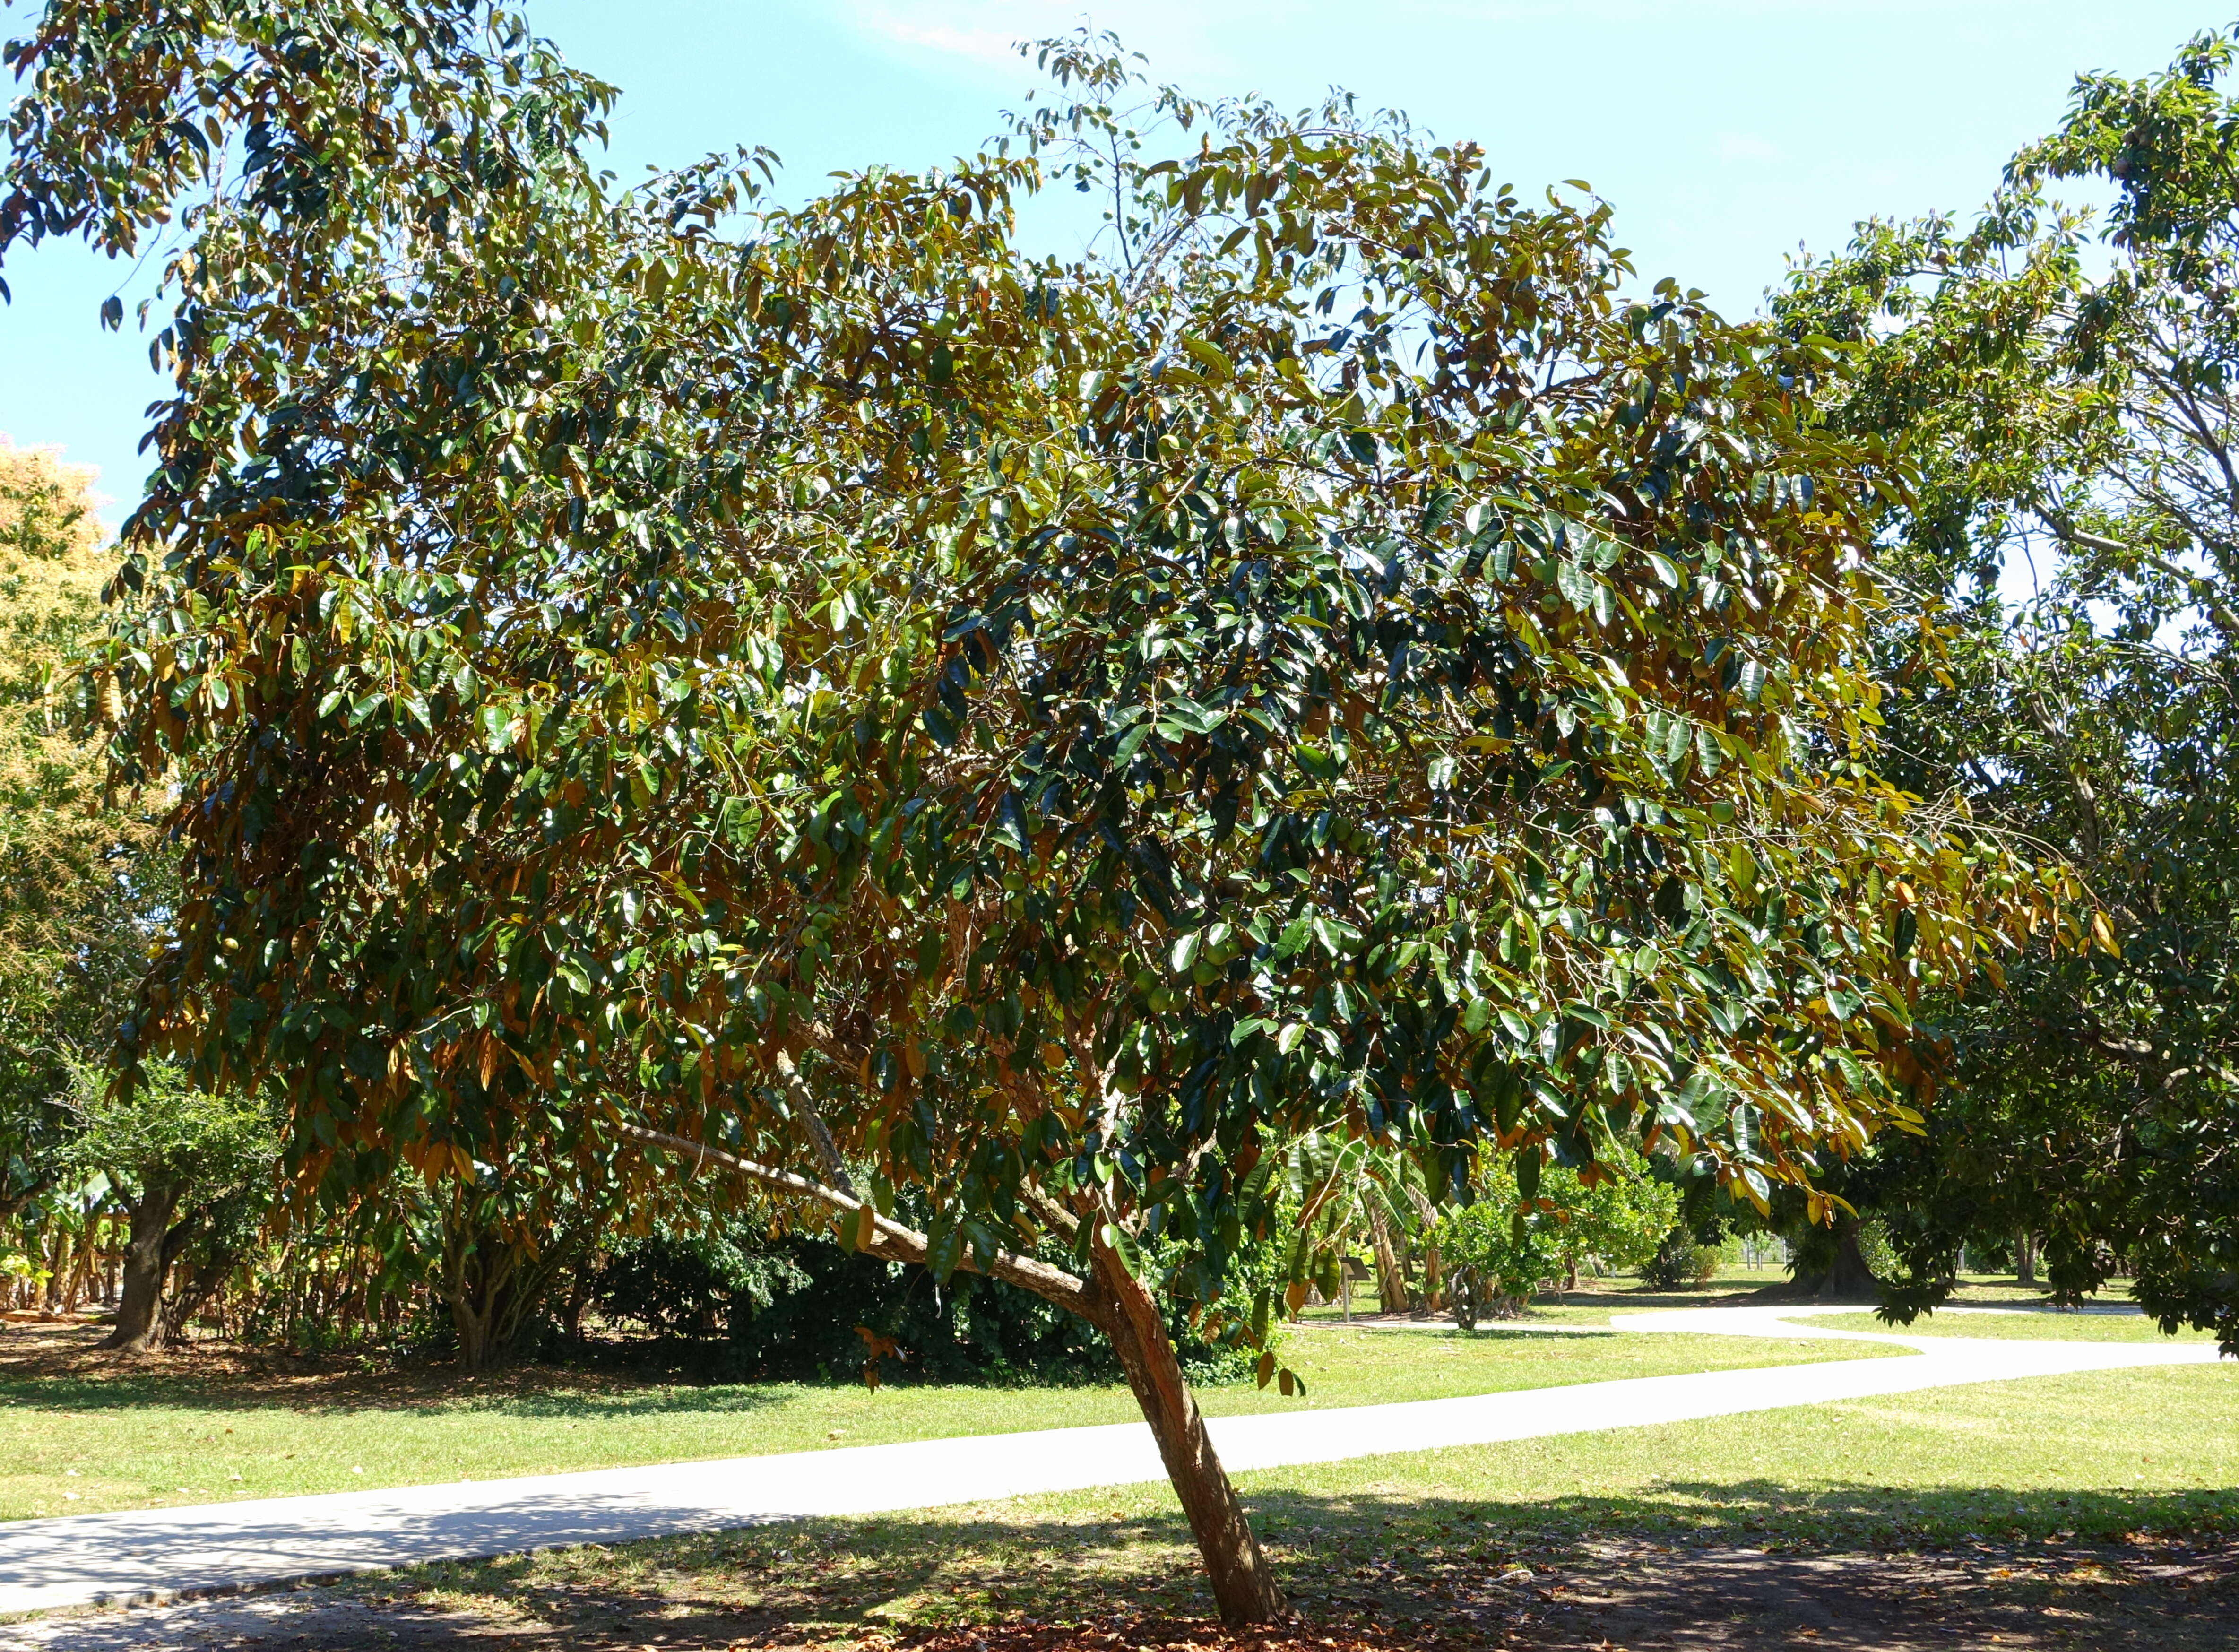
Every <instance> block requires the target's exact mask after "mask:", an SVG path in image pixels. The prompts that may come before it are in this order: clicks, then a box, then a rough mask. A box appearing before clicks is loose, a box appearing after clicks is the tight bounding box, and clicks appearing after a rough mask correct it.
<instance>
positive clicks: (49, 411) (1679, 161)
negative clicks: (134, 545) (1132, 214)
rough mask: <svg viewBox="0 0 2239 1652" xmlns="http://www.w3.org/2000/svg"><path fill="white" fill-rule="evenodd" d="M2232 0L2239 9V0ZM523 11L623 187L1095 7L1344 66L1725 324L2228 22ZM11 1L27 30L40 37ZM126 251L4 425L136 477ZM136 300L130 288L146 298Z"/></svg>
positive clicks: (869, 112) (1308, 5)
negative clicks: (594, 93)
mask: <svg viewBox="0 0 2239 1652" xmlns="http://www.w3.org/2000/svg"><path fill="white" fill-rule="evenodd" d="M2231 3H2233V5H2234V10H2239V0H2231ZM528 11H529V16H530V19H531V22H532V23H534V24H535V27H536V28H537V29H538V30H539V31H540V32H541V33H543V34H546V35H548V36H551V37H552V38H553V39H555V40H556V41H557V42H558V43H559V44H560V45H561V49H562V50H564V51H565V52H566V53H567V55H568V56H569V57H570V58H571V59H572V60H573V61H575V62H576V63H581V64H582V65H583V66H585V67H587V68H588V69H590V70H593V71H594V72H595V73H598V74H600V75H602V76H605V77H606V78H607V79H608V80H611V81H614V82H615V83H617V84H619V85H620V86H621V88H622V90H623V102H622V104H621V110H620V113H619V116H618V118H617V120H616V122H615V149H614V156H613V158H614V163H615V168H616V169H617V170H618V171H621V172H622V173H623V174H624V176H628V175H630V174H632V173H634V172H635V171H637V170H639V169H641V168H642V167H644V166H645V165H646V164H648V163H658V164H673V163H677V162H681V161H684V160H688V159H690V158H692V157H694V156H697V155H699V154H701V153H702V152H704V151H706V150H708V149H717V148H728V147H729V146H731V145H733V144H736V143H763V144H767V145H768V146H769V147H771V148H772V149H775V150H777V151H778V153H779V154H780V155H781V156H783V157H784V159H785V161H786V163H787V193H788V194H794V195H799V194H805V193H807V192H808V191H809V190H811V189H814V187H815V185H816V182H817V180H819V179H820V178H821V177H822V176H823V175H824V174H825V173H827V172H828V171H831V170H833V169H840V168H856V167H861V166H864V165H867V164H869V163H874V162H883V163H889V164H894V165H899V166H922V165H927V164H933V163H940V162H943V161H946V160H947V159H948V158H950V157H951V156H955V155H958V154H960V153H968V152H970V151H972V150H973V149H976V148H978V147H979V145H980V142H981V141H982V140H983V139H984V138H986V137H987V136H988V135H989V134H990V133H991V132H992V131H993V129H994V127H995V116H996V111H997V110H999V109H1001V108H1003V107H1006V106H1009V105H1014V104H1015V103H1017V102H1018V100H1019V98H1020V94H1021V93H1022V92H1023V91H1024V90H1025V89H1026V86H1027V85H1028V84H1029V83H1030V81H1031V79H1032V76H1031V75H1030V74H1029V72H1028V71H1027V70H1026V67H1025V66H1024V65H1023V64H1022V63H1020V61H1019V60H1018V59H1017V58H1016V57H1015V56H1012V55H1011V53H1010V51H1009V50H1008V48H1009V43H1011V42H1012V41H1013V40H1016V39H1020V38H1022V37H1029V36H1040V35H1046V34H1050V33H1055V32H1060V31H1061V30H1066V29H1068V28H1071V27H1073V26H1074V25H1075V24H1077V23H1081V22H1083V21H1086V22H1089V23H1093V25H1094V26H1096V27H1098V28H1109V29H1113V30H1117V31H1119V34H1120V36H1122V38H1123V39H1124V41H1125V42H1126V44H1127V45H1128V46H1129V47H1130V48H1131V49H1133V50H1139V51H1141V52H1144V53H1146V55H1147V56H1149V58H1150V60H1151V62H1150V69H1151V71H1152V72H1153V74H1155V75H1157V76H1159V77H1161V78H1166V79H1171V80H1175V81H1178V82H1180V83H1183V84H1185V85H1186V86H1187V87H1189V88H1190V89H1191V90H1194V91H1198V92H1201V93H1212V94H1218V93H1225V92H1239V91H1246V90H1256V91H1260V92H1264V93H1266V94H1267V95H1269V96H1272V97H1273V98H1274V99H1275V100H1276V101H1277V102H1279V103H1284V104H1286V105H1290V104H1298V103H1305V102H1306V101H1307V100H1308V99H1310V98H1312V97H1314V96H1318V95H1319V93H1320V92H1321V91H1322V90H1323V89H1324V88H1325V87H1327V86H1329V85H1330V84H1332V83H1339V84H1342V85H1344V86H1346V87H1348V88H1350V89H1351V90H1353V91H1354V92H1356V93H1358V94H1359V96H1360V97H1361V98H1362V100H1363V101H1364V102H1366V103H1373V104H1380V105H1385V106H1396V107H1399V108H1402V109H1406V110H1407V111H1408V112H1409V113H1410V114H1411V115H1412V116H1414V117H1415V118H1416V119H1417V121H1418V123H1421V124H1424V125H1427V126H1428V127H1430V128H1431V129H1433V130H1434V131H1436V132H1437V133H1438V135H1439V136H1442V137H1447V138H1472V139H1474V140H1476V141H1477V142H1478V143H1482V144H1483V145H1484V146H1485V149H1486V150H1487V151H1488V153H1489V155H1490V156H1492V162H1493V165H1494V167H1495V169H1496V170H1498V172H1499V173H1501V174H1502V176H1505V177H1508V178H1511V179H1512V180H1513V181H1514V182H1517V183H1518V184H1523V185H1527V186H1538V185H1540V184H1544V183H1547V182H1554V181H1556V180H1558V179H1563V178H1583V179H1585V180H1587V181H1589V182H1591V184H1592V185H1593V186H1594V187H1595V189H1598V190H1599V191H1600V192H1601V193H1602V194H1603V195H1604V196H1606V197H1607V198H1608V199H1609V200H1610V201H1611V202H1613V203H1614V205H1615V207H1616V209H1617V227H1618V239H1619V240H1620V241H1621V242H1623V243H1624V244H1625V245H1628V246H1630V247H1631V248H1632V249H1634V251H1635V255H1636V261H1637V262H1638V267H1639V269H1640V273H1641V275H1643V276H1644V278H1646V279H1649V280H1653V279H1655V278H1657V277H1658V276H1661V275H1675V276H1677V277H1678V278H1679V279H1680V280H1681V281H1682V282H1684V283H1685V284H1689V285H1692V286H1696V287H1700V288H1702V289H1704V290H1705V291H1707V292H1708V293H1709V294H1710V295H1711V299H1712V302H1715V303H1716V304H1717V305H1718V307H1719V308H1721V309H1725V310H1727V311H1729V312H1730V313H1740V312H1744V311H1746V310H1749V309H1752V308H1754V307H1755V306H1756V304H1757V302H1758V299H1759V297H1760V295H1762V293H1763V291H1764V289H1765V287H1766V286H1767V285H1768V284H1770V283H1771V282H1775V281H1777V279H1778V278H1779V275H1780V272H1781V269H1782V261H1783V257H1784V255H1786V254H1790V253H1792V252H1794V251H1795V250H1796V249H1797V248H1798V246H1799V245H1801V246H1805V247H1810V248H1812V249H1820V250H1824V249H1829V248H1831V247H1835V246H1838V245H1840V244H1841V242H1842V241H1843V240H1844V237H1845V236H1846V235H1847V233H1848V231H1849V228H1850V224H1851V223H1852V222H1854V221H1856V220H1857V219H1858V218H1861V217H1864V216H1868V215H1869V214H1873V213H1881V214H1884V215H1890V214H1895V215H1903V216H1910V215H1913V214H1917V213H1922V212H1926V211H1930V210H1936V209H1944V210H1964V209H1968V208H1970V207H1972V206H1973V205H1975V204H1976V203H1977V202H1979V201H1980V200H1981V199H1982V198H1983V196H1985V195H1986V194H1987V193H1988V192H1989V190H1990V189H1991V188H1992V186H1993V185H1994V184H1995V182H1996V177H1997V174H1998V169H1999V168H2000V167H2001V166H2002V165H2003V163H2004V161H2005V159H2006V157H2007V156H2009V155H2010V153H2011V152H2012V151H2013V150H2014V149H2016V147H2017V146H2019V145H2020V144H2022V143H2025V142H2026V141H2028V140H2029V139H2030V137H2032V136H2036V135H2038V134H2040V133H2042V132H2043V131H2045V130H2046V129H2049V128H2050V126H2051V125H2052V124H2053V123H2055V122H2056V120H2057V119H2058V118H2059V116H2060V114H2061V111H2062V109H2063V106H2064V105H2065V103H2066V101H2067V98H2068V94H2069V91H2070V87H2071V85H2072V84H2073V82H2074V79H2075V76H2076V74H2077V73H2078V72H2079V71H2082V70H2115V71H2117V72H2121V73H2124V74H2132V75H2135V74H2142V73H2145V72H2147V71H2149V70H2153V69H2156V68H2158V67H2160V66H2161V65H2163V64H2164V63H2167V62H2168V60H2169V56H2171V54H2172V53H2173V52H2174V50H2176V47H2177V46H2178V45H2179V44H2180V43H2182V42H2183V40H2184V39H2186V38H2187V37H2188V36H2190V35H2192V34H2194V33H2196V32H2197V31H2198V30H2201V29H2203V28H2207V27H2210V26H2213V25H2215V24H2216V23H2220V22H2223V21H2226V20H2227V18H2226V16H2225V14H2223V13H2222V12H2218V11H2214V10H2204V9H2202V7H2201V6H2200V5H2198V4H2176V3H2168V0H1662V3H1648V0H1374V3H1359V0H1352V3H1343V4H1340V3H1334V0H1287V3H1283V0H1128V3H1124V4H1105V5H1100V6H1097V7H1093V8H1085V7H1083V6H1082V5H1080V3H1077V0H1073V3H1063V0H621V3H617V0H528ZM6 23H7V24H8V25H9V32H10V33H13V32H18V31H20V30H21V28H22V27H23V13H22V12H20V11H15V12H11V13H10V14H9V16H8V17H7V18H6ZM123 274H124V272H123V269H121V267H118V266H113V265H110V264H108V263H106V262H103V261H101V260H98V259H96V258H93V257H91V256H90V255H86V254H84V253H83V252H80V251H77V250H76V249H72V248H64V247H60V246H50V247H47V248H44V249H41V251H40V252H39V253H38V254H37V255H35V256H34V255H23V254H18V255H17V256H15V257H13V258H11V259H10V261H9V263H8V265H7V268H6V270H5V275H6V278H7V280H8V282H9V284H10V287H11V288H13V289H14V290H15V294H16V300H15V302H14V303H13V305H11V306H10V307H8V308H7V309H0V432H4V433H6V434H7V435H10V436H11V437H13V438H14V439H15V440H16V441H18V442H24V443H30V442H53V443H59V444H61V445H62V447H63V449H64V452H65V455H66V456H67V457H68V458H70V459H71V460H73V461H77V462H80V463H89V464H93V465H96V466H98V467H99V468H100V470H101V473H102V481H101V488H102V490H103V492H104V493H105V494H109V495H110V496H111V498H112V500H113V501H115V502H114V503H112V504H111V506H110V508H108V510H107V511H105V512H104V514H106V515H107V516H109V517H110V520H111V521H114V520H116V517H118V516H119V515H121V514H122V513H123V509H124V508H128V507H129V504H130V501H131V499H132V498H133V497H134V496H136V494H137V490H138V481H139V479H140V477H141V476H142V475H143V474H144V472H145V470H146V469H147V465H146V463H145V462H144V461H143V460H142V459H141V458H140V457H139V455H138V454H136V447H137V443H138V441H139V437H140V435H141V432H142V429H143V421H142V417H141V414H142V409H143V408H144V406H145V405H146V404H147V402H148V401H149V400H151V399H152V398H153V397H154V396H155V395H156V394H157V393H158V392H159V390H160V388H161V381H158V380H157V379H156V377H155V375H153V374H152V373H150V372H149V368H148V364H147V356H146V353H145V345H144V341H143V340H141V339H140V338H139V337H137V336H136V335H135V334H134V332H133V331H132V330H131V327H130V322H128V324H127V330H126V332H125V333H124V334H123V335H121V336H120V335H109V334H103V333H102V332H101V331H100V330H99V329H98V327H97V325H96V312H97V310H98V309H99V307H100V304H101V302H102V300H103V299H104V298H105V297H107V296H108V295H110V293H111V292H113V291H116V290H117V289H118V283H119V282H120V280H121V278H122V277H123ZM138 290H139V289H135V288H130V287H128V288H126V289H124V291H125V295H126V296H127V299H128V301H129V300H130V299H131V298H133V297H135V296H136V295H137V292H138Z"/></svg>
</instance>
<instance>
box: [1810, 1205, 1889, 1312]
mask: <svg viewBox="0 0 2239 1652" xmlns="http://www.w3.org/2000/svg"><path fill="white" fill-rule="evenodd" d="M1811 1294H1812V1295H1813V1296H1815V1297H1850V1298H1853V1299H1861V1298H1863V1299H1866V1300H1872V1299H1875V1298H1877V1297H1879V1296H1880V1294H1881V1281H1880V1280H1878V1279H1877V1278H1875V1277H1874V1271H1873V1270H1872V1269H1871V1268H1869V1267H1868V1266H1867V1265H1866V1258H1865V1253H1864V1252H1863V1251H1860V1250H1859V1249H1858V1218H1857V1217H1855V1216H1841V1217H1836V1218H1835V1259H1834V1260H1833V1261H1832V1262H1831V1263H1830V1264H1828V1267H1827V1271H1826V1272H1824V1273H1823V1274H1821V1275H1820V1276H1819V1277H1817V1279H1815V1280H1813V1281H1812V1283H1811Z"/></svg>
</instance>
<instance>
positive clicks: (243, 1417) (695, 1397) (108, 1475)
mask: <svg viewBox="0 0 2239 1652" xmlns="http://www.w3.org/2000/svg"><path fill="white" fill-rule="evenodd" d="M6 1346H7V1344H6V1343H0V1350H5V1348H6ZM1873 1351H1875V1350H1862V1349H1861V1346H1860V1345H1859V1344H1856V1343H1827V1342H1819V1343H1811V1342H1804V1341H1797V1342H1792V1343H1791V1342H1786V1341H1757V1340H1754V1339H1747V1340H1745V1339H1742V1338H1737V1337H1681V1336H1668V1337H1667V1336H1657V1337H1644V1336H1624V1337H1612V1336H1607V1335H1565V1334H1562V1333H1560V1332H1557V1333H1544V1332H1520V1331H1503V1330H1497V1329H1496V1330H1481V1331H1479V1332H1478V1333H1477V1334H1476V1335H1474V1336H1462V1335H1459V1334H1456V1333H1452V1332H1448V1333H1446V1334H1444V1335H1440V1334H1438V1333H1430V1334H1400V1333H1395V1332H1392V1331H1378V1330H1365V1329H1364V1330H1344V1329H1342V1328H1334V1329H1332V1328H1317V1329H1313V1330H1304V1331H1301V1332H1299V1333H1297V1334H1295V1335H1294V1336H1293V1337H1292V1339H1291V1341H1290V1343H1289V1344H1288V1346H1287V1347H1286V1359H1287V1360H1288V1362H1289V1363H1290V1364H1291V1365H1292V1368H1293V1369H1295V1370H1297V1371H1298V1372H1299V1374H1300V1375H1302V1376H1303V1377H1305V1378H1306V1383H1307V1390H1306V1397H1305V1398H1304V1399H1302V1400H1286V1399H1285V1398H1283V1397H1281V1396H1280V1394H1279V1393H1278V1392H1277V1391H1276V1390H1273V1389H1272V1388H1270V1389H1268V1390H1259V1389H1257V1388H1254V1387H1252V1386H1251V1385H1250V1384H1248V1383H1247V1384H1239V1385H1236V1386H1228V1387H1217V1388H1210V1389H1207V1390H1203V1392H1202V1395H1201V1398H1202V1403H1203V1404H1204V1406H1205V1409H1206V1411H1207V1412H1208V1413H1209V1414H1211V1415H1213V1416H1230V1415H1235V1414H1238V1413H1241V1412H1251V1411H1272V1410H1290V1409H1297V1408H1300V1407H1305V1408H1320V1407H1336V1406H1345V1405H1367V1404H1382V1403H1392V1402H1396V1401H1403V1400H1418V1399H1436V1398H1442V1397H1447V1396H1451V1395H1460V1394H1485V1393H1493V1392H1498V1391H1500V1390H1508V1389H1518V1388H1538V1387H1546V1386H1550V1385H1553V1384H1556V1383H1587V1382H1598V1381H1602V1380H1605V1379H1608V1378H1613V1377H1651V1376H1662V1375H1667V1374H1671V1373H1674V1372H1680V1371H1695V1370H1730V1369H1733V1368H1737V1367H1744V1366H1752V1365H1777V1364H1783V1363H1795V1362H1803V1361H1817V1360H1824V1359H1845V1358H1857V1357H1861V1354H1862V1352H1864V1353H1865V1354H1867V1355H1868V1356H1870V1354H1871V1353H1872V1352H1873ZM1888 1351H1889V1352H1890V1353H1892V1354H1896V1355H1899V1356H1902V1355H1903V1353H1904V1351H1905V1350H1901V1349H1891V1350H1888ZM1138 1417H1139V1412H1138V1411H1137V1410H1136V1408H1135V1403H1134V1400H1133V1397H1131V1396H1130V1395H1129V1394H1128V1393H1127V1391H1126V1390H1125V1389H1124V1388H1121V1387H1118V1386H1110V1387H1106V1386H1084V1387H1079V1388H1055V1389H1052V1388H1041V1389H1017V1390H1006V1389H995V1388H973V1387H934V1386H923V1387H915V1386H913V1387H901V1386H895V1387H888V1388H885V1389H881V1390H879V1391H877V1392H875V1393H874V1392H872V1391H870V1390H867V1389H865V1388H862V1387H860V1385H834V1386H829V1387H824V1386H814V1385H802V1384H796V1383H753V1384H738V1385H729V1386H718V1387H681V1386H674V1385H665V1384H632V1383H619V1382H615V1381H613V1380H611V1379H608V1380H603V1381H602V1380H600V1379H597V1378H595V1377H586V1376H585V1375H583V1374H581V1373H571V1372H568V1371H561V1370H540V1371H529V1372H522V1373H515V1374H514V1375H511V1376H509V1377H503V1378H499V1379H492V1380H488V1381H484V1382H480V1383H476V1382H470V1381H465V1380H461V1379H456V1378H454V1377H451V1376H450V1374H448V1373H446V1372H440V1371H439V1372H434V1373H422V1374H420V1375H417V1376H413V1375H409V1374H403V1375H399V1374H391V1375H387V1376H382V1375H366V1374H359V1375H353V1374H349V1373H337V1372H326V1373H321V1372H311V1373H309V1374H304V1375H300V1376H298V1375H292V1374H289V1372H288V1371H287V1370H282V1369H275V1368H272V1367H267V1366H252V1365H241V1366H235V1367H222V1366H218V1365H215V1364H211V1363H203V1357H202V1356H196V1355H189V1356H186V1357H179V1358H175V1359H169V1360H164V1361H162V1362H159V1363H154V1364H151V1365H147V1366H140V1367H131V1366H126V1367H118V1366H115V1365H112V1364H108V1363H99V1362H96V1360H94V1359H93V1358H91V1357H87V1356H84V1355H82V1354H73V1355H69V1356H66V1357H63V1356H57V1357H50V1358H47V1359H45V1360H43V1361H39V1362H32V1363H30V1364H29V1365H28V1366H27V1365H25V1364H23V1363H9V1362H4V1361H0V1519H24V1518H28V1517H36V1516H43V1515H62V1514H89V1513H93V1512H95V1511H97V1510H100V1509H134V1508H150V1507H156V1506H161V1505H166V1504H177V1503H209V1502H216V1501H222V1500H226V1499H231V1498H237V1497H269V1496H298V1495H302V1494H304V1493H310V1492H320V1491H336V1490H356V1489H367V1488H369V1487H375V1486H395V1485H410V1484H420V1483H430V1482H435V1481H444V1480H457V1479H461V1478H473V1479H478V1480H479V1479H494V1478H498V1477H502V1476H513V1475H525V1474H549V1473H558V1472H563V1471H566V1470H575V1469H595V1468H608V1467H614V1466H618V1465H621V1464H628V1463H660V1462H674V1461H681V1460H685V1459H690V1458H697V1457H715V1456H751V1455H757V1454H761V1453H768V1452H777V1451H803V1450H818V1449H823V1448H827V1447H831V1446H835V1445H851V1446H852V1445H874V1444H880V1443H887V1442H890V1441H897V1440H914V1439H929V1438H936V1437H940V1436H953V1435H965V1434H988V1433H1001V1432H1009V1431H1013V1430H1026V1429H1053V1428H1073V1427H1080V1426H1083V1425H1085V1424H1090V1423H1123V1422H1133V1421H1135V1420H1137V1419H1138Z"/></svg>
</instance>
